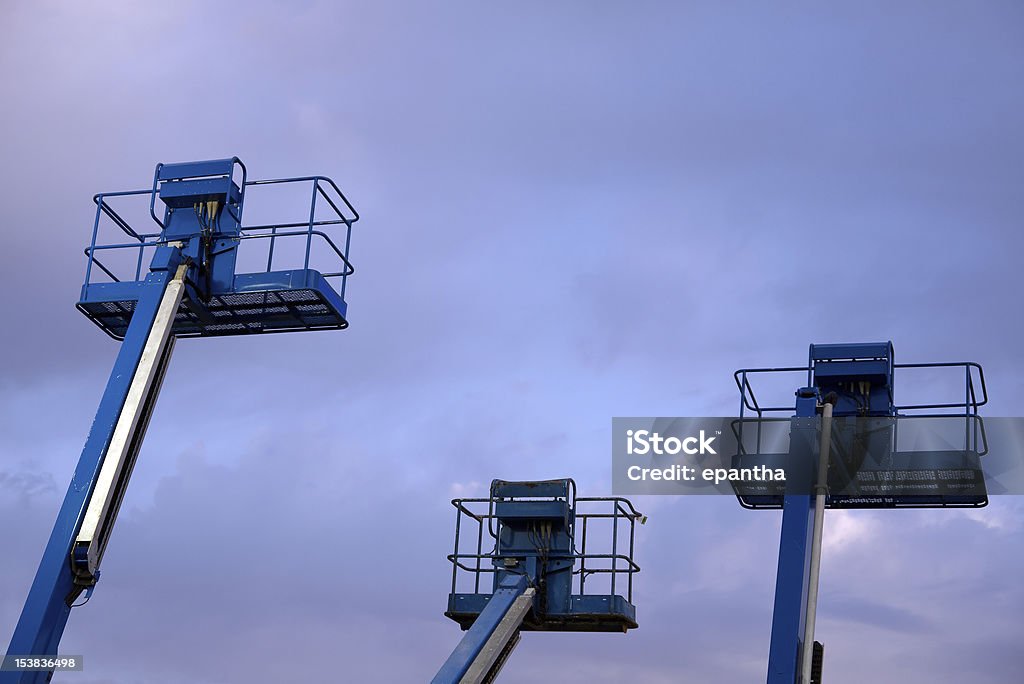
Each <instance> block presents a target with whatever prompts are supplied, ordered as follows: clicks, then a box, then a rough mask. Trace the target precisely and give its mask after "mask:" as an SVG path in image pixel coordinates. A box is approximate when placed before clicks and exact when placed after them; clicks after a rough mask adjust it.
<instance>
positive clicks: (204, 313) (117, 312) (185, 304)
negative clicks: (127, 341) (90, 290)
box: [78, 289, 348, 339]
mask: <svg viewBox="0 0 1024 684" xmlns="http://www.w3.org/2000/svg"><path fill="white" fill-rule="evenodd" d="M78 308H79V309H80V310H81V311H82V313H84V314H85V315H86V316H88V317H89V318H91V319H92V320H93V322H94V323H96V324H97V325H98V326H100V327H101V328H103V330H104V331H105V332H106V333H107V334H109V335H110V336H112V337H115V338H117V339H122V338H124V335H125V332H126V331H127V330H128V324H129V323H130V322H131V317H132V313H133V312H134V310H135V301H134V300H124V301H101V302H80V303H79V304H78ZM346 327H348V321H346V320H345V318H344V317H343V316H342V315H341V314H340V313H339V312H338V311H337V310H336V309H335V308H334V307H333V306H332V305H331V303H330V302H329V301H328V300H327V299H326V298H325V297H324V296H323V295H322V294H321V293H320V292H318V291H317V290H314V289H296V290H268V291H259V292H236V293H230V294H221V295H215V296H213V297H211V298H210V301H208V302H193V301H189V300H185V301H182V303H181V306H180V307H179V308H178V313H177V315H176V316H175V318H174V327H173V328H172V329H171V332H172V334H174V335H175V336H177V337H199V336H216V335H245V334H252V333H266V332H285V331H289V330H332V329H333V330H340V329H343V328H346Z"/></svg>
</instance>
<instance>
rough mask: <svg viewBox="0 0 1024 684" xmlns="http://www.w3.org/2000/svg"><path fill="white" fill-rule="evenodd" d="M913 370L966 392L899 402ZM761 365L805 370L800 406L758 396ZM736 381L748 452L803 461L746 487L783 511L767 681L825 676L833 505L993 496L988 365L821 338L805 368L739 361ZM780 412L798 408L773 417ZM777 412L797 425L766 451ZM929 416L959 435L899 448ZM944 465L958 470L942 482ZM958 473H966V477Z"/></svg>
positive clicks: (746, 494)
mask: <svg viewBox="0 0 1024 684" xmlns="http://www.w3.org/2000/svg"><path fill="white" fill-rule="evenodd" d="M909 369H917V371H916V372H925V373H928V372H936V371H939V372H947V373H955V374H956V375H955V376H954V377H956V378H962V380H959V382H962V383H963V389H962V392H963V394H962V395H961V396H962V397H963V399H962V400H959V399H957V400H954V401H950V400H946V401H934V402H928V403H913V404H900V403H897V402H896V399H895V397H896V393H895V386H896V379H897V375H899V374H900V373H903V372H905V371H906V370H909ZM759 374H771V375H778V374H792V375H795V376H796V377H798V378H800V377H802V378H803V384H802V386H800V387H799V388H798V389H797V390H796V402H795V405H793V404H790V405H788V406H787V405H772V404H767V405H765V404H762V403H760V402H759V400H758V399H757V397H756V395H755V392H754V388H753V384H752V378H754V377H757V376H758V375H759ZM932 379H933V380H934V377H933V378H932ZM735 380H736V385H737V387H738V388H739V390H740V420H739V421H737V424H738V425H739V428H740V430H741V431H745V432H746V437H747V438H748V439H744V437H743V435H742V434H740V436H739V439H738V443H739V445H740V447H739V453H738V454H737V459H738V460H739V462H741V463H742V462H743V461H744V459H747V460H748V462H757V463H762V462H765V461H772V460H776V461H778V459H780V458H785V459H788V460H786V463H788V464H789V465H791V466H797V467H795V468H794V471H795V474H796V475H797V478H796V479H797V480H798V481H797V482H796V483H795V484H794V483H787V484H786V485H785V486H784V488H785V487H791V489H786V490H785V491H782V492H772V493H764V492H756V493H751V492H750V491H749V490H747V491H744V490H740V489H737V497H738V499H739V502H740V504H741V505H743V506H744V507H746V508H751V509H773V508H774V509H778V508H781V509H782V511H783V514H782V532H781V539H780V542H779V563H778V572H777V576H776V584H775V609H774V613H773V617H772V634H771V646H770V651H769V657H768V678H767V682H768V684H821V676H822V666H823V660H824V647H823V646H822V645H821V644H820V643H818V642H816V641H814V623H815V612H816V609H817V594H818V575H819V570H820V556H821V537H822V525H823V520H824V514H825V509H826V508H877V509H892V508H957V507H960V508H962V507H980V506H984V505H986V504H987V503H988V497H987V495H986V493H985V488H984V476H983V474H982V472H981V469H980V458H981V457H983V456H984V455H985V454H986V453H987V441H986V437H985V430H984V423H983V421H982V420H981V418H980V416H979V407H981V406H983V405H985V404H986V403H987V401H988V394H987V389H986V387H985V375H984V372H983V370H982V368H981V366H980V365H979V364H977V363H974V362H971V361H963V362H953V363H896V360H895V353H894V350H893V345H892V343H891V342H873V343H856V344H812V345H811V346H810V351H809V355H808V362H807V365H806V366H800V367H778V368H744V369H741V370H738V371H736V373H735ZM751 414H752V415H753V417H752V418H745V415H746V416H749V415H751ZM778 414H790V415H791V416H792V417H788V418H781V419H773V418H771V417H770V416H772V415H778ZM773 421H775V422H778V421H781V422H782V423H783V425H782V427H784V428H786V429H787V430H788V432H789V439H788V441H789V449H790V451H789V453H788V454H778V453H766V450H765V448H766V444H768V443H772V442H773V440H772V439H771V438H769V437H766V436H765V435H766V434H767V433H770V432H773V430H772V428H773V427H778V425H775V426H773V425H772V422H773ZM921 422H925V423H929V422H930V423H938V422H943V423H945V424H947V425H948V424H952V425H953V430H952V432H951V433H950V434H952V435H954V436H955V438H954V439H942V440H932V441H928V440H924V441H925V443H926V444H925V447H924V448H923V449H919V450H910V449H907V448H905V447H901V439H900V428H901V426H902V427H903V431H904V434H905V433H907V432H911V434H916V435H920V434H921V433H922V432H924V431H923V430H920V429H918V430H914V429H913V428H914V427H915V424H919V423H921ZM946 436H947V437H948V435H946ZM902 441H907V440H902ZM936 444H939V445H941V447H942V448H937V447H936ZM767 450H768V452H770V451H771V447H770V446H769V447H768V449H767ZM869 461H870V463H871V464H872V465H878V464H881V466H882V467H881V468H880V469H876V470H870V469H868V468H866V467H865V463H867V462H869ZM938 472H948V473H952V474H953V476H954V477H952V478H951V479H942V481H939V478H938V477H937V475H936V473H938ZM882 473H885V474H902V476H910V480H911V481H913V482H921V483H924V484H925V485H926V486H923V487H922V488H921V490H920V493H918V492H917V491H915V490H914V489H912V488H911V487H909V486H908V487H904V486H900V485H899V484H896V483H895V480H886V481H885V482H883V484H882V485H878V484H877V478H876V475H879V474H882ZM958 477H959V478H964V481H963V482H959V481H956V478H958ZM787 479H790V478H789V477H788V474H787ZM886 490H889V491H888V492H887V491H886ZM848 492H852V493H848ZM864 492H872V493H871V494H869V495H865V493H864ZM873 492H878V493H873Z"/></svg>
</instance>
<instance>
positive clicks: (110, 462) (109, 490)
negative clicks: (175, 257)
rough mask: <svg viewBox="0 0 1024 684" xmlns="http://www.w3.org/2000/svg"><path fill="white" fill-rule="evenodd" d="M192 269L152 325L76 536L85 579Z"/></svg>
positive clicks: (172, 288) (166, 355)
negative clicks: (186, 279) (186, 280)
mask: <svg viewBox="0 0 1024 684" xmlns="http://www.w3.org/2000/svg"><path fill="white" fill-rule="evenodd" d="M187 270H188V267H187V266H186V265H185V264H182V265H180V266H179V267H178V270H177V272H176V273H175V274H174V277H173V278H172V279H171V281H170V282H169V283H168V284H167V289H166V290H164V295H163V299H162V300H161V301H160V306H159V308H158V309H157V312H156V318H155V320H154V321H153V327H152V328H150V331H149V336H148V337H147V338H146V345H145V347H143V349H142V356H141V358H140V359H139V364H138V365H137V366H136V367H135V373H134V375H133V376H132V381H131V385H129V387H128V396H127V398H126V399H125V403H124V406H123V407H122V408H121V413H120V415H118V418H117V423H116V424H115V426H114V432H113V435H112V436H111V438H110V444H109V446H108V447H107V452H106V454H105V456H104V458H103V466H102V467H101V468H100V473H99V476H98V477H97V478H96V484H95V485H94V487H93V490H92V495H91V496H90V497H89V504H88V507H87V508H86V511H85V517H84V519H83V521H82V526H81V528H80V529H79V531H78V535H77V537H76V538H75V547H74V552H73V553H74V569H75V574H76V575H77V576H78V577H79V579H80V580H84V581H85V582H86V583H91V582H92V581H94V579H95V576H96V572H97V570H98V569H99V564H100V560H101V559H102V557H103V552H104V551H105V550H106V547H107V541H108V540H109V538H110V531H111V529H113V526H114V520H115V519H116V518H117V513H118V510H119V509H120V507H121V499H122V498H123V496H124V492H125V489H126V488H127V486H128V480H129V478H130V477H131V472H132V468H133V467H134V466H135V459H136V458H137V456H138V452H139V448H140V447H141V446H142V439H143V437H144V436H145V432H146V428H147V427H148V424H149V418H150V416H151V415H152V411H153V407H154V406H155V404H156V399H157V396H158V395H159V393H160V386H161V385H162V384H163V376H164V373H165V371H166V370H167V364H168V362H169V361H170V356H171V352H172V351H173V349H174V337H173V336H171V328H172V327H173V325H174V317H175V315H176V314H177V313H178V307H179V306H180V305H181V299H182V295H183V293H184V289H185V272H186V271H187Z"/></svg>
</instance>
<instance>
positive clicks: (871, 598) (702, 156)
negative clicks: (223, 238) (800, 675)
mask: <svg viewBox="0 0 1024 684" xmlns="http://www.w3.org/2000/svg"><path fill="white" fill-rule="evenodd" d="M1022 35H1024V6H1022V5H1021V4H1020V3H1018V2H1012V1H1007V2H987V1H979V2H973V3H952V2H948V3H936V2H900V3H891V2H885V3H883V2H868V3H855V4H849V5H843V6H840V5H839V4H837V3H830V4H829V6H823V5H822V4H821V3H789V2H787V3H775V4H773V5H772V7H771V8H770V9H769V8H768V7H767V6H766V5H764V4H761V3H714V2H706V3H650V2H630V3H624V2H623V3H613V2H602V3H598V2H592V3H586V2H562V3H514V4H508V3H504V4H500V5H494V4H490V5H488V4H481V3H463V2H430V3H393V2H374V3H348V2H289V3H276V4H275V3H266V2H247V3H240V2H239V3H218V4H216V6H213V4H211V3H201V2H162V3H147V4H146V5H145V6H144V7H143V6H141V5H140V6H138V7H136V8H135V9H128V8H126V7H125V6H123V5H121V4H118V3H70V2H17V1H13V0H12V1H8V2H4V3H3V5H2V7H0V85H2V86H3V92H4V98H3V107H0V126H2V131H3V135H2V136H0V159H2V163H0V183H2V185H0V187H2V188H3V190H2V193H3V202H2V203H0V220H2V225H3V228H2V230H3V235H4V240H5V242H4V246H3V252H4V255H5V258H4V260H3V267H2V275H0V284H2V285H0V311H2V315H3V321H4V323H3V325H2V326H0V350H2V352H3V353H2V355H0V359H2V364H3V366H2V375H0V390H2V391H0V543H2V552H0V643H2V644H6V643H7V641H8V639H9V636H10V633H11V632H12V631H13V628H14V624H15V622H16V619H17V616H18V614H19V612H20V609H21V605H22V602H23V600H24V597H25V595H26V593H27V590H28V587H29V584H30V582H31V579H32V576H33V573H34V571H35V568H36V564H37V563H38V560H39V556H40V553H41V551H42V548H43V545H44V544H45V541H46V538H47V535H48V534H49V530H50V527H51V525H52V523H53V519H54V515H55V513H56V511H57V508H58V506H59V502H60V500H61V498H62V497H63V494H64V490H65V488H66V486H67V483H68V481H69V480H70V477H71V473H72V471H73V468H74V465H75V463H76V462H77V459H78V456H79V453H80V450H81V447H82V444H83V443H84V439H85V436H86V433H87V430H88V427H89V425H90V423H91V421H92V418H93V415H94V411H95V408H96V404H97V402H98V400H99V397H100V394H101V392H102V389H103V386H104V383H105V382H106V377H107V374H108V372H109V370H110V366H111V364H112V361H113V358H114V354H115V352H116V344H115V343H114V342H112V341H111V340H110V339H108V338H106V337H105V336H104V335H103V334H102V333H101V332H99V331H98V330H97V329H96V328H95V327H94V326H93V324H91V323H90V322H89V321H88V320H86V319H85V318H84V317H83V316H82V315H81V314H79V313H78V312H77V311H76V310H75V308H74V302H75V301H76V297H77V295H78V291H79V287H80V285H81V280H82V276H83V274H84V268H85V263H84V259H83V257H82V254H81V250H82V247H83V246H84V245H85V244H86V242H87V239H88V234H89V230H90V227H91V219H92V204H91V202H90V198H91V196H92V194H93V193H95V192H98V191H107V190H119V189H127V188H136V187H144V186H146V185H147V184H148V182H149V179H150V178H151V174H152V169H153V166H154V164H156V163H157V162H160V161H164V162H172V161H183V160H192V159H207V158H218V157H225V156H232V155H237V156H239V157H241V158H242V159H243V160H244V161H245V162H246V164H247V165H248V167H249V170H250V173H251V174H252V175H253V176H254V177H280V176H289V175H301V174H308V173H321V174H325V175H329V176H332V177H333V178H335V179H336V180H337V181H338V182H339V184H340V185H341V186H342V187H343V189H344V190H345V191H346V193H347V194H348V195H349V196H350V197H351V198H352V200H353V202H354V203H355V204H356V206H357V207H358V208H359V210H360V211H361V213H362V214H363V221H361V222H360V224H358V230H357V232H356V236H355V239H354V244H353V250H352V258H353V260H354V261H355V263H356V266H357V268H358V269H359V272H358V274H357V275H356V276H355V277H354V278H353V279H352V280H351V282H350V289H349V302H350V309H349V313H350V319H351V323H352V326H351V328H350V329H349V330H347V331H345V332H341V333H315V334H302V335H273V336H267V337H263V338H253V339H238V338H228V339H222V340H185V341H182V343H181V344H179V345H178V347H177V351H176V354H175V358H174V360H173V362H172V366H171V371H170V374H169V377H168V380H167V383H166V385H165V388H164V392H163V394H162V396H161V401H160V404H159V406H158V408H157V411H156V414H155V416H154V419H153V423H152V426H151V429H150V432H149V436H148V438H147V441H146V445H145V447H144V449H143V452H142V454H141V456H140V459H139V463H138V466H137V468H136V474H135V478H134V480H133V483H132V487H131V489H130V490H129V493H128V495H127V497H126V500H125V503H124V508H123V509H122V513H121V516H120V518H119V520H118V527H117V529H116V531H115V533H114V537H113V540H112V542H111V544H110V547H109V550H108V553H107V555H106V558H105V561H104V567H103V580H102V581H101V583H100V585H99V586H98V588H97V591H96V594H95V596H94V597H93V600H92V602H91V603H90V604H89V605H88V606H86V607H84V608H81V609H76V611H75V612H74V613H73V615H72V618H71V622H70V624H69V627H68V629H67V631H66V633H65V636H64V640H63V644H62V651H63V652H65V653H81V654H84V655H85V656H86V661H85V662H86V671H85V672H84V673H81V674H74V675H72V674H69V675H65V676H64V677H63V678H61V679H60V680H58V681H69V682H78V683H79V684H100V683H101V682H103V683H105V682H118V683H119V684H120V683H140V684H165V683H179V682H195V683H196V684H223V683H233V682H252V681H258V682H284V681H302V680H314V679H315V680H324V681H343V682H399V683H403V682H420V681H427V680H429V678H430V677H431V676H432V675H433V673H434V672H435V671H436V669H437V667H438V666H439V665H440V664H441V663H442V662H443V661H444V659H445V658H446V657H447V655H448V653H449V652H450V650H451V649H452V647H454V645H455V644H456V642H457V641H458V639H459V637H460V635H461V633H460V632H459V630H458V628H457V627H456V625H455V624H454V623H451V622H449V621H447V620H446V619H445V618H444V617H443V615H442V612H443V610H444V606H445V599H446V593H447V590H448V577H449V574H448V566H447V564H446V562H445V560H444V555H445V554H446V553H447V552H448V551H449V549H450V544H451V535H452V525H453V522H454V516H453V509H452V508H451V506H450V505H449V503H448V500H449V499H450V498H451V497H453V496H458V495H469V496H474V495H480V494H482V493H483V492H484V491H485V488H486V485H487V483H488V482H489V481H490V480H491V479H492V478H494V477H501V478H506V479H533V478H550V477H562V476H572V477H575V478H576V480H577V481H578V483H579V489H580V492H581V493H583V494H586V495H607V494H609V493H610V487H611V481H610V455H609V453H608V435H609V431H610V426H611V422H610V418H611V417H612V416H614V415H728V414H731V413H732V412H733V411H734V410H735V406H736V400H735V396H734V388H733V386H732V379H731V377H730V376H731V372H732V371H733V370H734V369H735V368H738V367H741V366H754V365H790V364H800V363H801V362H802V361H803V360H804V358H805V354H806V347H807V344H808V343H809V342H813V341H820V342H838V341H859V340H884V339H892V340H893V341H894V343H895V345H896V350H897V355H898V357H899V358H901V359H902V360H907V361H909V360H918V361H933V360H963V359H968V358H969V359H973V360H977V361H979V362H981V363H982V364H984V366H985V369H986V371H987V375H988V378H989V390H990V393H991V395H992V402H991V409H990V411H989V414H990V415H1020V407H1019V405H1018V398H1019V397H1020V396H1022V393H1024V372H1022V368H1021V363H1020V351H1019V350H1020V344H1021V339H1022V336H1024V325H1022V323H1021V316H1020V315H1019V309H1020V305H1019V301H1018V300H1019V296H1018V295H1019V292H1020V289H1021V288H1020V254H1021V252H1022V248H1024V231H1022V225H1021V224H1022V219H1021V217H1022V216H1024V199H1022V198H1024V195H1022V193H1021V187H1024V184H1022V181H1024V136H1022V135H1021V132H1020V131H1021V129H1020V126H1021V123H1020V122H1021V121H1022V118H1024V116H1022V115H1024V95H1022V90H1021V88H1020V84H1021V82H1022V81H1024V40H1022V39H1021V37H1022ZM931 387H932V386H931V385H929V386H926V388H925V389H930V388H931ZM934 387H935V388H940V386H939V385H935V386H934ZM635 503H636V505H637V507H638V508H640V509H641V510H643V511H644V512H646V513H648V514H649V515H650V521H649V523H648V524H647V525H646V526H645V527H643V528H642V531H641V534H640V535H639V539H638V550H637V556H638V560H639V562H640V564H641V565H642V566H643V568H644V569H643V572H642V573H641V574H640V575H639V576H638V578H637V592H636V603H637V605H638V616H639V621H640V624H641V627H640V629H639V630H637V631H635V632H632V633H630V634H628V635H625V636H623V635H602V634H597V635H593V634H584V635H559V634H540V635H536V634H527V635H525V637H524V639H523V642H522V643H521V645H520V647H519V649H518V650H517V652H516V653H515V655H514V656H513V658H512V659H511V661H510V663H509V665H508V666H507V668H506V671H505V673H504V677H503V679H502V681H503V682H527V681H538V678H541V677H547V678H550V679H551V680H557V681H559V682H563V683H565V684H575V683H582V682H588V683H589V682H623V681H630V682H641V683H644V684H647V683H650V684H662V683H669V682H673V683H675V682H687V683H703V682H709V681H715V682H720V683H722V684H733V683H735V684H746V683H747V682H757V681H763V678H764V671H765V661H766V657H767V652H768V639H769V630H770V622H771V610H772V592H773V586H774V580H775V563H776V554H777V544H778V530H779V523H780V517H781V516H780V514H778V513H773V512H767V513H765V512H760V513H759V512H750V511H745V510H742V509H740V507H739V506H738V505H737V503H736V502H735V501H734V500H732V499H728V498H713V497H697V498H693V499H685V500H683V499H672V498H668V497H664V498H646V499H638V500H636V501H635ZM1022 542H1024V505H1022V502H1021V499H1020V498H1019V497H1005V498H1001V499H999V500H995V501H993V502H992V504H991V505H990V506H989V507H988V508H986V509H983V510H981V511H974V512H957V511H923V512H922V511H919V512H910V511H899V512H843V513H833V514H830V515H829V516H828V518H827V520H826V526H825V556H824V561H823V568H822V585H821V591H822V597H821V604H820V611H819V618H818V638H819V639H820V640H822V641H824V642H825V644H826V664H825V666H826V676H827V677H828V681H829V682H830V684H861V683H863V682H866V681H872V682H900V683H901V684H952V683H953V682H957V683H959V682H964V681H970V682H973V683H975V684H988V683H997V682H998V683H1005V682H1012V681H1018V680H1019V677H1020V672H1021V671H1022V668H1024V650H1022V649H1021V647H1020V643H1021V638H1022V637H1024V588H1022V586H1021V581H1020V578H1021V576H1022V574H1024V549H1022Z"/></svg>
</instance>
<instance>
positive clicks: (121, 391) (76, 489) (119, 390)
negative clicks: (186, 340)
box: [0, 250, 180, 684]
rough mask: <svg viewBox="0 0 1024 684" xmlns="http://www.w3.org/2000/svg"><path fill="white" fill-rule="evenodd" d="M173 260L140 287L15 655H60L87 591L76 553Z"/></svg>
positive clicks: (24, 680)
mask: <svg viewBox="0 0 1024 684" xmlns="http://www.w3.org/2000/svg"><path fill="white" fill-rule="evenodd" d="M174 252H175V253H176V254H175V256H174V257H173V258H172V259H171V260H170V262H171V263H169V264H168V266H171V268H169V269H168V270H161V271H154V272H152V273H150V274H149V275H148V276H147V277H146V280H145V281H144V282H143V283H141V284H140V290H141V291H140V294H139V300H138V305H137V308H136V313H135V316H134V317H133V318H132V322H131V325H130V326H129V328H128V332H127V334H126V335H125V338H124V342H123V343H122V344H121V349H120V350H119V351H118V354H117V358H116V360H115V361H114V368H113V370H112V371H111V373H110V379H109V380H108V381H107V387H106V389H105V390H104V392H103V397H102V399H101V400H100V405H99V409H98V410H97V411H96V418H95V419H94V420H93V424H92V428H91V429H90V430H89V436H88V438H87V439H86V442H85V448H84V449H83V450H82V456H81V458H80V459H79V461H78V467H77V468H76V469H75V475H74V477H73V478H72V480H71V485H70V486H69V487H68V491H67V494H66V495H65V497H64V503H63V504H62V505H61V508H60V513H58V515H57V521H56V523H55V524H54V526H53V531H52V532H51V533H50V540H49V542H47V544H46V550H45V551H44V552H43V558H42V560H41V561H40V563H39V568H38V570H37V571H36V576H35V580H34V581H33V582H32V588H31V589H30V590H29V594H28V599H27V600H26V601H25V606H24V608H23V609H22V612H21V617H20V619H19V620H18V625H17V627H15V630H14V636H13V637H12V638H11V643H10V646H9V647H8V649H7V653H8V654H9V655H56V654H57V646H58V645H59V644H60V639H61V636H62V635H63V633H64V627H65V625H66V624H67V621H68V616H69V615H70V614H71V608H72V603H73V602H74V600H75V599H76V598H77V597H78V596H79V595H80V593H81V592H82V590H83V589H85V587H82V586H80V585H76V584H75V581H74V580H75V575H74V573H73V572H72V569H71V551H72V546H73V545H74V543H75V537H76V535H77V534H78V530H79V528H80V527H81V525H82V518H83V517H84V516H85V508H86V504H87V502H88V500H89V496H90V494H91V493H92V489H93V485H94V483H95V480H96V476H97V475H98V474H99V471H100V466H101V465H102V464H103V456H104V454H105V453H106V450H107V445H108V444H109V442H110V438H111V435H112V433H113V431H114V426H115V423H116V422H117V418H118V415H119V413H120V412H121V408H122V406H123V405H124V402H125V398H126V397H127V394H128V387H129V385H130V384H131V381H132V376H133V373H134V370H135V368H136V366H137V365H138V362H139V358H140V356H141V355H142V349H143V347H144V346H145V344H146V339H147V337H148V335H149V331H150V329H151V328H152V326H153V321H154V319H155V316H156V311H157V307H158V306H159V304H160V300H161V298H162V297H163V294H164V290H165V289H166V287H167V283H168V281H169V280H170V278H171V274H172V273H173V269H174V268H176V267H177V263H178V259H179V256H180V253H177V250H174ZM50 677H51V673H49V672H0V684H41V683H43V682H47V681H49V680H50Z"/></svg>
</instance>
